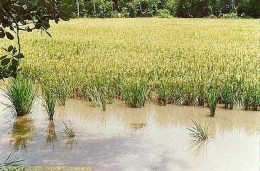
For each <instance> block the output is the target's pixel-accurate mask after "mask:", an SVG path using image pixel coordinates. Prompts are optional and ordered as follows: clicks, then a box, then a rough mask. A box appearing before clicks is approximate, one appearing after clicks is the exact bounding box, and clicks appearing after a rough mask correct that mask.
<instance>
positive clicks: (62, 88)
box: [55, 81, 70, 106]
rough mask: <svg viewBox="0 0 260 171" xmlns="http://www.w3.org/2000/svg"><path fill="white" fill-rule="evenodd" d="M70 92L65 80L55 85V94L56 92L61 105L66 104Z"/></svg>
mask: <svg viewBox="0 0 260 171" xmlns="http://www.w3.org/2000/svg"><path fill="white" fill-rule="evenodd" d="M69 92H70V91H69V87H68V85H67V84H66V83H65V82H64V81H61V82H60V83H59V84H58V85H57V86H56V87H55V94H56V97H57V101H58V103H59V105H62V106H64V105H65V103H66V100H67V98H68V97H69Z"/></svg>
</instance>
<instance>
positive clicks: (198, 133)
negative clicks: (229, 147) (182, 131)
mask: <svg viewBox="0 0 260 171" xmlns="http://www.w3.org/2000/svg"><path fill="white" fill-rule="evenodd" d="M192 122H193V126H192V127H191V128H187V129H188V130H189V131H190V132H191V133H190V136H191V137H193V138H195V140H194V142H196V143H199V142H201V141H203V140H207V139H208V138H209V133H208V125H209V124H205V125H204V127H203V126H201V125H199V124H198V123H197V122H196V121H194V120H192Z"/></svg>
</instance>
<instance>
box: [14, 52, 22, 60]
mask: <svg viewBox="0 0 260 171" xmlns="http://www.w3.org/2000/svg"><path fill="white" fill-rule="evenodd" d="M14 57H15V58H17V59H22V58H24V55H23V53H19V54H18V55H16V56H14Z"/></svg>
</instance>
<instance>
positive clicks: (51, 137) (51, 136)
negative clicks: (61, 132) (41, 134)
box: [46, 121, 57, 148]
mask: <svg viewBox="0 0 260 171" xmlns="http://www.w3.org/2000/svg"><path fill="white" fill-rule="evenodd" d="M47 134H48V135H47V139H46V143H47V144H49V145H52V146H53V148H54V144H55V142H56V141H57V135H56V131H55V125H54V122H53V121H50V122H49V125H48V129H47Z"/></svg>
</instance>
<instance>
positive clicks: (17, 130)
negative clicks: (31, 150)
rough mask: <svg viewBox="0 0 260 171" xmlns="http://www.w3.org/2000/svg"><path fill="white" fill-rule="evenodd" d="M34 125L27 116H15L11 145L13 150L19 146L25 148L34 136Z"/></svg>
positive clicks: (16, 149)
mask: <svg viewBox="0 0 260 171" xmlns="http://www.w3.org/2000/svg"><path fill="white" fill-rule="evenodd" d="M34 132H35V125H34V122H33V119H32V118H31V117H30V116H29V115H28V116H21V117H17V118H16V119H15V121H14V123H13V129H12V137H11V140H10V143H11V145H12V146H13V149H14V150H15V151H18V150H19V149H20V148H21V149H23V150H25V151H26V149H27V144H28V142H29V141H31V140H32V139H33V137H34Z"/></svg>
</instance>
